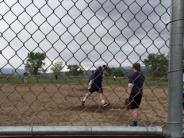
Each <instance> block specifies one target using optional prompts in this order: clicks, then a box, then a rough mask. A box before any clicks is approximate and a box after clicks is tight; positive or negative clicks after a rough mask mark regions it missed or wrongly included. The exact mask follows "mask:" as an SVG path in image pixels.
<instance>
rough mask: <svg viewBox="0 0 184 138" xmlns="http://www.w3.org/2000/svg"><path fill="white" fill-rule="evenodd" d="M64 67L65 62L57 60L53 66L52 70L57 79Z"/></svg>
mask: <svg viewBox="0 0 184 138" xmlns="http://www.w3.org/2000/svg"><path fill="white" fill-rule="evenodd" d="M62 69H63V62H62V61H60V62H56V63H55V64H54V65H53V66H52V67H51V70H52V72H53V74H54V76H55V79H56V80H58V76H59V75H60V74H61V71H62Z"/></svg>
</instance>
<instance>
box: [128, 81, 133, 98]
mask: <svg viewBox="0 0 184 138" xmlns="http://www.w3.org/2000/svg"><path fill="white" fill-rule="evenodd" d="M132 88H133V84H132V83H128V95H129V96H130V94H131V92H132Z"/></svg>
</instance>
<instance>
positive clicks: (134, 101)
mask: <svg viewBox="0 0 184 138" xmlns="http://www.w3.org/2000/svg"><path fill="white" fill-rule="evenodd" d="M132 68H133V72H134V73H133V74H132V75H131V76H130V77H129V82H128V94H129V98H128V99H129V103H128V107H129V109H131V110H132V118H133V120H132V124H131V126H137V125H138V123H137V121H138V109H139V105H140V103H141V99H142V95H143V86H144V80H145V77H144V75H143V74H142V73H141V72H140V70H141V67H140V64H139V63H134V64H133V66H132Z"/></svg>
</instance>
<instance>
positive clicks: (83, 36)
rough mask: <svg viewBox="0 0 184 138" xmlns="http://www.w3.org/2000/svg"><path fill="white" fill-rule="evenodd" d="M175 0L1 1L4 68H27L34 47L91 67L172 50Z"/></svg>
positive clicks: (51, 57) (50, 57)
mask: <svg viewBox="0 0 184 138" xmlns="http://www.w3.org/2000/svg"><path fill="white" fill-rule="evenodd" d="M170 5H171V4H170V0H33V3H32V0H19V2H18V0H0V33H1V34H0V50H2V54H1V55H0V60H1V62H0V67H1V68H5V67H14V68H24V64H25V61H26V60H25V59H26V57H27V54H28V53H29V52H31V51H34V52H46V55H47V59H46V60H45V62H46V66H45V67H47V68H49V67H50V65H51V64H53V63H55V62H57V61H61V60H62V61H63V62H64V63H65V64H80V65H81V66H83V67H84V68H85V69H86V70H88V69H90V68H93V67H94V66H99V65H101V64H105V63H108V65H109V66H129V65H131V63H133V62H137V61H138V62H140V63H142V61H143V60H144V59H145V58H146V57H147V55H148V54H149V53H163V54H166V55H167V54H168V45H169V41H168V40H169V32H168V28H166V24H167V23H168V22H169V20H170Z"/></svg>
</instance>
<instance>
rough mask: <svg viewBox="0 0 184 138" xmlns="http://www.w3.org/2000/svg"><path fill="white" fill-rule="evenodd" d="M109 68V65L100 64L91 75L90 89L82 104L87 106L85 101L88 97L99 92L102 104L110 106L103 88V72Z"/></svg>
mask: <svg viewBox="0 0 184 138" xmlns="http://www.w3.org/2000/svg"><path fill="white" fill-rule="evenodd" d="M105 70H107V66H106V65H103V66H100V67H99V68H98V69H97V70H96V71H95V72H94V73H93V75H92V76H91V80H90V82H89V87H88V90H89V92H88V93H86V95H85V96H84V98H83V99H82V101H81V106H82V107H84V106H85V101H86V99H87V98H88V97H89V96H90V95H91V94H92V93H93V92H97V93H98V94H99V97H100V100H101V103H102V105H103V106H104V107H105V106H108V105H109V102H108V101H107V98H106V96H105V95H104V94H103V88H102V81H103V72H104V71H105Z"/></svg>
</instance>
